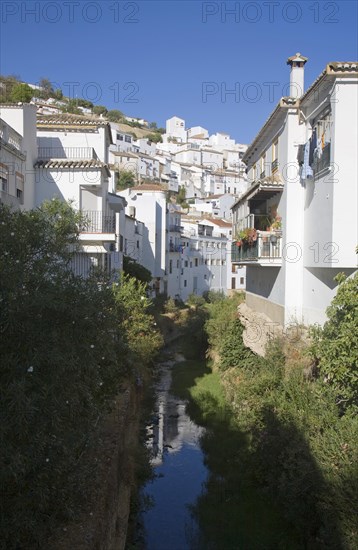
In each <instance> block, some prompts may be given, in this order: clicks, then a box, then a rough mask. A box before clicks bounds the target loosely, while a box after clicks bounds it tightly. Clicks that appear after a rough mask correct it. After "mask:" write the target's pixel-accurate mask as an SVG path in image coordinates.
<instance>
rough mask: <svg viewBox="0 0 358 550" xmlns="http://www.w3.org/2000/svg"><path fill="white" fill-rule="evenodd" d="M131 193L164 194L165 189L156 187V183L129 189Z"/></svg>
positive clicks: (143, 184)
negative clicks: (157, 192)
mask: <svg viewBox="0 0 358 550" xmlns="http://www.w3.org/2000/svg"><path fill="white" fill-rule="evenodd" d="M131 189H132V191H160V192H162V193H163V192H164V191H166V189H165V188H164V187H162V186H161V185H158V184H156V183H149V182H148V183H142V184H140V185H136V186H135V187H132V188H131Z"/></svg>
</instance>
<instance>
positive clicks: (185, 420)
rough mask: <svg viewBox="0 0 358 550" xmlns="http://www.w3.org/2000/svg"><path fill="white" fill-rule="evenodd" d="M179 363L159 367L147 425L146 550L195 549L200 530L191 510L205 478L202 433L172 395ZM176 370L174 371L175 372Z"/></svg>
mask: <svg viewBox="0 0 358 550" xmlns="http://www.w3.org/2000/svg"><path fill="white" fill-rule="evenodd" d="M178 360H180V357H178V356H177V357H176V358H175V360H172V361H168V362H166V363H163V364H162V365H161V366H160V379H159V382H158V384H157V386H156V396H157V399H156V405H155V409H154V414H153V417H152V419H151V424H150V425H149V426H148V446H149V447H150V448H151V450H152V456H153V458H152V465H153V467H154V471H155V476H156V477H155V479H154V481H153V482H150V483H149V484H147V486H146V487H145V489H144V495H145V497H146V498H149V499H150V500H151V501H152V502H153V505H152V506H151V507H150V508H149V509H148V510H147V511H146V512H144V513H143V515H142V521H143V526H144V532H145V533H144V534H145V540H146V546H145V547H146V548H147V550H169V549H170V550H184V549H185V548H191V547H192V544H193V541H194V540H195V539H196V537H197V532H198V526H197V524H196V522H195V520H194V519H193V517H192V516H191V513H190V510H189V507H188V505H190V504H191V505H193V504H194V502H195V501H196V499H197V497H198V495H199V494H200V493H201V492H202V490H203V484H204V482H205V481H206V479H207V469H206V467H205V465H204V455H203V452H202V450H201V448H200V437H201V436H202V435H203V433H204V428H202V427H200V426H197V425H196V424H195V422H193V421H192V420H191V419H190V417H189V416H188V414H187V413H186V401H184V400H182V399H179V398H178V397H176V396H174V395H172V394H171V393H170V386H171V380H172V368H173V365H174V364H175V363H177V362H178ZM174 368H175V367H174Z"/></svg>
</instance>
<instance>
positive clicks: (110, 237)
mask: <svg viewBox="0 0 358 550" xmlns="http://www.w3.org/2000/svg"><path fill="white" fill-rule="evenodd" d="M81 213H82V214H83V216H84V218H85V220H84V222H82V223H81V224H80V227H79V230H80V232H81V240H104V241H115V239H116V235H115V233H116V218H115V216H114V215H113V214H108V213H105V212H103V211H101V210H82V211H81Z"/></svg>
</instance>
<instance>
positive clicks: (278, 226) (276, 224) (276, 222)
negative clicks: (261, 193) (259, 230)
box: [271, 215, 282, 231]
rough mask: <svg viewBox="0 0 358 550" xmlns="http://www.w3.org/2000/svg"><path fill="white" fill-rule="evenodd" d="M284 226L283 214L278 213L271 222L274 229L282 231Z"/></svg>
mask: <svg viewBox="0 0 358 550" xmlns="http://www.w3.org/2000/svg"><path fill="white" fill-rule="evenodd" d="M281 228H282V218H281V216H278V215H276V217H275V219H274V221H273V222H272V224H271V230H272V231H280V230H281Z"/></svg>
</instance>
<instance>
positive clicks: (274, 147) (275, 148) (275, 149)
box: [272, 139, 278, 161]
mask: <svg viewBox="0 0 358 550" xmlns="http://www.w3.org/2000/svg"><path fill="white" fill-rule="evenodd" d="M277 153H278V139H276V141H274V142H273V144H272V161H274V160H276V159H277Z"/></svg>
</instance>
